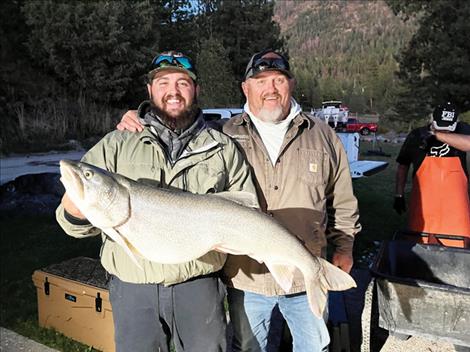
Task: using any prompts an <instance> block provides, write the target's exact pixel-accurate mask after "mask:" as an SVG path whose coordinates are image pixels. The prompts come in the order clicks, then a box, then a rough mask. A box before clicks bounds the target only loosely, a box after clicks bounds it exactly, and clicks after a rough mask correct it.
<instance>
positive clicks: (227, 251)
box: [212, 245, 245, 255]
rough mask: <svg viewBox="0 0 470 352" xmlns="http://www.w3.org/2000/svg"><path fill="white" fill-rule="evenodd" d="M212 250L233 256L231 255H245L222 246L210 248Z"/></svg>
mask: <svg viewBox="0 0 470 352" xmlns="http://www.w3.org/2000/svg"><path fill="white" fill-rule="evenodd" d="M212 250H214V251H217V252H221V253H228V254H233V255H244V254H245V253H242V252H240V251H236V250H234V249H232V248H229V247H225V246H223V245H216V246H214V247H212Z"/></svg>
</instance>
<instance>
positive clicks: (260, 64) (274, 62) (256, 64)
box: [247, 57, 289, 76]
mask: <svg viewBox="0 0 470 352" xmlns="http://www.w3.org/2000/svg"><path fill="white" fill-rule="evenodd" d="M267 69H278V70H284V71H289V63H288V62H287V60H285V59H284V58H281V57H279V58H263V57H261V58H259V59H255V60H253V64H252V65H251V68H250V70H251V71H252V74H251V76H255V75H257V74H258V73H260V72H263V71H265V70H267ZM249 72H250V71H248V72H247V75H248V73H249Z"/></svg>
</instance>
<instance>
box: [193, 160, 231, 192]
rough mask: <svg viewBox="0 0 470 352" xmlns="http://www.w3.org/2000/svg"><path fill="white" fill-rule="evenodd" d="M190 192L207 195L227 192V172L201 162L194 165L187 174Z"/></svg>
mask: <svg viewBox="0 0 470 352" xmlns="http://www.w3.org/2000/svg"><path fill="white" fill-rule="evenodd" d="M187 178H188V189H187V190H188V191H190V192H192V193H199V194H206V193H216V192H221V191H224V190H225V182H226V173H225V170H223V169H220V168H218V167H216V166H215V165H209V164H207V163H204V162H201V163H198V164H196V165H194V166H193V167H192V168H191V169H189V170H188V173H187Z"/></svg>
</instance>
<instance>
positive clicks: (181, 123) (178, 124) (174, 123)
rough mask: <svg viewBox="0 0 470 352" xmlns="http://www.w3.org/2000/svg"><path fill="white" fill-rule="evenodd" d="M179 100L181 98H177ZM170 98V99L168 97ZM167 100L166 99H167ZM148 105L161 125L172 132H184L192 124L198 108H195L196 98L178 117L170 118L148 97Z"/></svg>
mask: <svg viewBox="0 0 470 352" xmlns="http://www.w3.org/2000/svg"><path fill="white" fill-rule="evenodd" d="M177 97H178V98H180V99H183V97H181V96H177ZM168 98H172V97H168ZM168 98H167V99H168ZM150 105H151V106H152V110H153V112H154V113H155V115H157V116H158V117H159V118H160V120H161V121H162V123H163V124H164V125H165V126H166V127H168V128H169V129H171V130H173V131H177V130H185V129H186V128H188V127H189V126H191V124H192V123H193V122H194V120H195V119H196V117H197V114H198V112H199V108H198V106H197V101H196V97H194V100H193V102H192V104H191V105H190V106H188V107H187V108H186V109H185V110H183V111H182V112H181V113H179V114H178V115H174V116H171V115H169V114H168V113H167V112H166V111H165V110H163V109H161V108H160V107H159V106H157V105H156V104H155V103H154V101H153V99H152V97H150Z"/></svg>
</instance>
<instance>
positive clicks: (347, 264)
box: [331, 252, 354, 273]
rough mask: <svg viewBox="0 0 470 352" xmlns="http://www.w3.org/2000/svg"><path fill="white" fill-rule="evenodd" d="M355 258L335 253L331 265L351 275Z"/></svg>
mask: <svg viewBox="0 0 470 352" xmlns="http://www.w3.org/2000/svg"><path fill="white" fill-rule="evenodd" d="M353 262H354V261H353V257H352V255H351V254H341V253H336V252H335V253H334V254H333V258H332V259H331V263H332V264H333V265H334V266H337V267H338V268H340V269H341V270H343V271H345V272H347V273H349V272H350V271H351V268H352V266H353Z"/></svg>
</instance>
